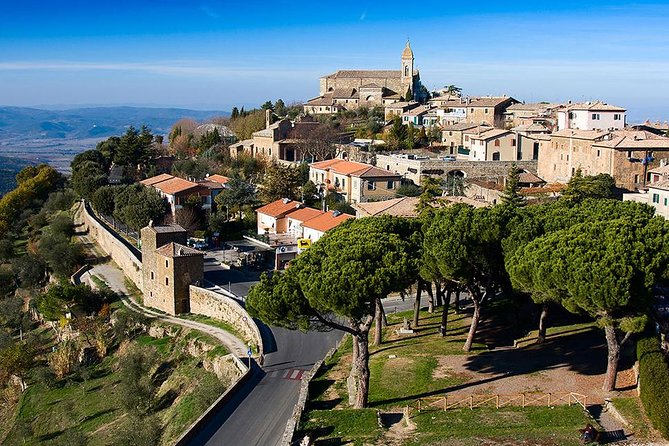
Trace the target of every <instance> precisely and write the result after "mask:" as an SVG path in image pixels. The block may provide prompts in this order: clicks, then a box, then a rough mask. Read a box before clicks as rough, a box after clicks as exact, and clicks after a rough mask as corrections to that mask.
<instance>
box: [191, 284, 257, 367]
mask: <svg viewBox="0 0 669 446" xmlns="http://www.w3.org/2000/svg"><path fill="white" fill-rule="evenodd" d="M190 312H191V313H193V314H201V315H203V316H208V317H211V318H214V319H219V320H221V321H224V322H227V323H228V324H230V325H232V326H233V327H235V329H236V330H237V331H238V332H239V333H240V334H241V336H243V337H244V339H245V340H247V341H251V342H252V343H253V344H255V346H257V347H258V355H263V353H264V350H263V343H262V337H261V336H260V330H259V329H258V326H257V325H256V323H255V322H254V321H253V318H252V317H251V316H250V315H249V314H248V313H247V312H246V310H245V309H244V307H242V306H241V305H240V304H239V303H237V301H235V300H234V299H231V298H229V297H227V296H223V295H222V294H218V293H215V292H213V291H210V290H206V289H204V288H200V287H197V286H194V285H191V286H190Z"/></svg>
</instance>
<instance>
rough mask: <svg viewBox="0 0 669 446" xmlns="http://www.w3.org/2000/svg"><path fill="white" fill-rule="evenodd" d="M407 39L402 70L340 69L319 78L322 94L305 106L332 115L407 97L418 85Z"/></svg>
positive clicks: (416, 72) (389, 102) (313, 111)
mask: <svg viewBox="0 0 669 446" xmlns="http://www.w3.org/2000/svg"><path fill="white" fill-rule="evenodd" d="M419 81H420V77H419V74H418V70H416V69H414V56H413V51H412V50H411V45H410V44H409V42H408V41H407V44H406V46H405V47H404V50H403V51H402V64H401V69H400V70H339V71H337V72H336V73H333V74H330V75H328V76H325V77H322V78H321V79H320V96H318V97H317V98H314V99H311V100H309V101H308V102H307V103H306V104H305V105H304V111H305V113H308V114H330V113H337V112H338V111H341V110H347V109H355V108H358V107H363V106H364V107H375V106H381V107H383V106H385V105H388V104H392V103H394V102H398V101H402V100H405V99H406V97H407V93H408V92H411V94H412V95H413V94H414V92H415V91H416V87H417V85H419Z"/></svg>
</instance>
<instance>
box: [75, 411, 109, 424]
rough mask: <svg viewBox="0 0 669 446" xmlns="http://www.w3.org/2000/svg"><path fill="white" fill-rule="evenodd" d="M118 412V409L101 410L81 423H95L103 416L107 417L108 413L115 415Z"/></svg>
mask: <svg viewBox="0 0 669 446" xmlns="http://www.w3.org/2000/svg"><path fill="white" fill-rule="evenodd" d="M113 412H116V409H105V410H100V411H98V412H95V413H94V414H93V415H90V416H87V417H85V418H84V419H83V420H81V422H80V424H81V423H84V422H87V421H93V420H95V419H96V418H100V417H101V416H103V415H107V414H108V413H113Z"/></svg>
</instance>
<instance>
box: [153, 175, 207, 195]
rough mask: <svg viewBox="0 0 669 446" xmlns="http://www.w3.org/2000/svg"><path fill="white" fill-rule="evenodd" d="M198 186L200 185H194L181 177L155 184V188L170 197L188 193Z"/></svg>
mask: <svg viewBox="0 0 669 446" xmlns="http://www.w3.org/2000/svg"><path fill="white" fill-rule="evenodd" d="M198 186H199V185H198V184H197V183H193V182H192V181H188V180H184V179H183V178H179V177H172V178H171V179H169V180H165V181H161V182H159V183H155V184H153V187H155V188H156V189H158V190H160V191H161V192H163V193H165V194H168V195H174V194H178V193H180V192H186V191H188V190H190V189H194V188H196V187H198Z"/></svg>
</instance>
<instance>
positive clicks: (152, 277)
mask: <svg viewBox="0 0 669 446" xmlns="http://www.w3.org/2000/svg"><path fill="white" fill-rule="evenodd" d="M153 279H154V276H153V271H151V280H153Z"/></svg>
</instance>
